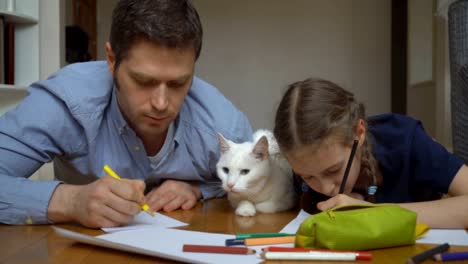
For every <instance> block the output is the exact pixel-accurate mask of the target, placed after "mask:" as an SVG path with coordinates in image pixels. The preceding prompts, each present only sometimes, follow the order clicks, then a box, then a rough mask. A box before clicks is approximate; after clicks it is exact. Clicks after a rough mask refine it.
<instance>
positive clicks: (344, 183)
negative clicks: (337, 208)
mask: <svg viewBox="0 0 468 264" xmlns="http://www.w3.org/2000/svg"><path fill="white" fill-rule="evenodd" d="M358 143H359V140H357V139H355V140H354V142H353V147H352V148H351V154H349V159H348V163H347V164H346V169H345V173H344V175H343V180H342V181H341V186H340V192H339V193H344V191H345V187H346V181H347V180H348V175H349V171H350V170H351V165H352V164H353V160H354V155H355V154H356V149H357V146H358Z"/></svg>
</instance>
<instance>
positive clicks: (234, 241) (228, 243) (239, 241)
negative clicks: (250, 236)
mask: <svg viewBox="0 0 468 264" xmlns="http://www.w3.org/2000/svg"><path fill="white" fill-rule="evenodd" d="M243 245H245V243H244V239H236V238H234V239H226V246H243Z"/></svg>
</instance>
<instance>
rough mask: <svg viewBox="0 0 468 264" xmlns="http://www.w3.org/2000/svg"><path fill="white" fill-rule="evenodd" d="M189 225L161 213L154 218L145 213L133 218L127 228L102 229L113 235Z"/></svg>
mask: <svg viewBox="0 0 468 264" xmlns="http://www.w3.org/2000/svg"><path fill="white" fill-rule="evenodd" d="M186 225H187V224H186V223H184V222H181V221H179V220H176V219H174V218H171V217H169V216H166V215H163V214H160V213H155V215H154V217H152V216H151V215H149V214H147V213H145V212H140V213H139V214H137V215H136V216H135V218H133V220H132V221H131V222H130V223H129V224H128V225H126V226H121V227H106V228H102V230H104V232H107V233H112V232H117V231H125V230H133V229H139V228H147V227H154V226H157V227H166V228H168V227H179V226H186Z"/></svg>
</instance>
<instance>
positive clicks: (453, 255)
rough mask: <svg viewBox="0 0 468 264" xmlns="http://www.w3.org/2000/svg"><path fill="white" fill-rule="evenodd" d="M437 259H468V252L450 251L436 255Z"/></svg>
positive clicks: (435, 258)
mask: <svg viewBox="0 0 468 264" xmlns="http://www.w3.org/2000/svg"><path fill="white" fill-rule="evenodd" d="M433 258H434V260H436V261H451V260H467V259H468V252H449V253H440V254H435V255H434V257H433Z"/></svg>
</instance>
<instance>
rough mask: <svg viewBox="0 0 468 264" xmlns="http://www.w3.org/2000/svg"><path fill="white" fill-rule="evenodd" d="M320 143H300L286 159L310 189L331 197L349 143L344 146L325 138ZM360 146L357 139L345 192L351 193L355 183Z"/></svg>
mask: <svg viewBox="0 0 468 264" xmlns="http://www.w3.org/2000/svg"><path fill="white" fill-rule="evenodd" d="M326 142H327V143H324V144H321V145H309V146H303V147H300V148H298V149H296V150H293V151H292V152H291V153H287V155H286V158H287V159H288V161H289V164H290V165H291V167H292V168H293V170H294V172H295V173H296V174H298V175H299V176H301V177H302V179H303V180H304V182H306V183H307V185H309V187H311V188H312V189H313V190H315V191H317V192H319V193H322V194H324V195H327V196H330V197H331V196H335V195H337V194H338V192H339V190H340V185H341V182H342V180H343V176H344V173H345V169H346V165H347V163H348V160H349V156H350V154H351V146H345V145H343V144H340V143H338V142H336V141H334V140H327V141H326ZM361 146H362V143H361V142H359V144H358V148H357V150H356V155H355V156H354V160H353V163H352V166H351V170H350V171H349V175H348V179H347V181H346V186H345V191H344V192H345V193H351V191H352V190H353V188H354V185H355V184H356V181H357V179H358V176H359V172H360V167H361V154H360V153H361V151H360V150H361Z"/></svg>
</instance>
